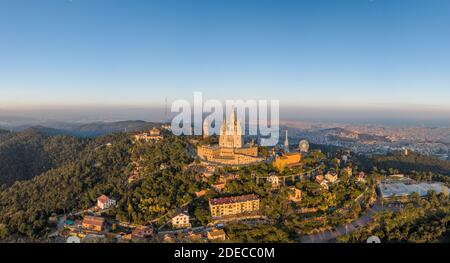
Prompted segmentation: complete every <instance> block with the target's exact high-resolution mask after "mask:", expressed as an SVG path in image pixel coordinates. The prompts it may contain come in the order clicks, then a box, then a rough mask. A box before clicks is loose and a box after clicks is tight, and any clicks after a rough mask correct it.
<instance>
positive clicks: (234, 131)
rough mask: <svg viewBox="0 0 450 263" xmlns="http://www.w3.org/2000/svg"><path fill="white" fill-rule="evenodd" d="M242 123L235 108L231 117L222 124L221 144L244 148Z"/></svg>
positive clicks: (226, 146) (228, 146) (222, 145)
mask: <svg viewBox="0 0 450 263" xmlns="http://www.w3.org/2000/svg"><path fill="white" fill-rule="evenodd" d="M242 137H243V136H242V128H241V124H240V122H239V121H238V119H237V116H236V111H235V109H233V111H232V112H231V116H230V119H229V120H227V119H225V120H224V122H223V123H222V125H221V126H220V137H219V146H220V147H225V148H242V145H243V138H242Z"/></svg>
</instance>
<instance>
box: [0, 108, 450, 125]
mask: <svg viewBox="0 0 450 263" xmlns="http://www.w3.org/2000/svg"><path fill="white" fill-rule="evenodd" d="M175 114H176V113H170V104H169V105H168V116H167V117H168V118H169V119H170V117H173V116H174V115H175ZM127 120H143V121H150V122H152V121H153V122H164V121H165V107H164V106H153V107H139V106H134V107H130V106H128V107H126V106H92V105H91V106H84V107H75V106H72V107H68V106H65V107H41V108H37V107H36V108H30V109H14V110H12V109H9V110H5V109H1V108H0V126H1V125H2V123H3V125H7V124H14V123H15V124H17V123H19V124H33V123H35V124H39V123H45V122H79V123H89V122H101V121H103V122H114V121H127ZM280 120H281V121H305V122H325V123H332V122H335V123H347V124H379V125H394V126H402V125H407V126H429V127H434V126H438V127H450V111H442V110H436V109H434V108H433V107H425V108H424V107H421V108H419V109H416V110H414V109H410V110H407V111H405V110H401V109H396V108H395V107H378V108H372V109H364V108H358V107H341V108H334V107H322V106H317V107H312V106H303V107H302V106H283V105H281V106H280ZM12 126H13V125H12Z"/></svg>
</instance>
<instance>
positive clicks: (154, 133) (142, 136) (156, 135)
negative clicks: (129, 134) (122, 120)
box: [134, 128, 163, 142]
mask: <svg viewBox="0 0 450 263" xmlns="http://www.w3.org/2000/svg"><path fill="white" fill-rule="evenodd" d="M134 139H135V141H144V142H150V141H159V140H162V139H163V136H162V135H161V131H160V130H159V129H158V128H152V129H151V130H149V131H148V132H143V133H139V134H136V135H134Z"/></svg>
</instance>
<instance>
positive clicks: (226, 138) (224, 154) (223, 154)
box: [197, 110, 264, 165]
mask: <svg viewBox="0 0 450 263" xmlns="http://www.w3.org/2000/svg"><path fill="white" fill-rule="evenodd" d="M208 129H209V124H208V123H207V122H206V121H205V123H204V125H203V134H204V136H205V137H207V136H209V130H208ZM197 155H198V156H199V157H200V159H201V160H202V162H204V163H214V164H219V165H247V164H252V163H256V162H261V161H263V160H264V158H261V157H259V156H258V145H256V144H254V143H253V142H252V143H248V144H245V143H244V137H243V131H242V127H241V124H240V123H239V121H238V120H237V116H236V112H235V110H233V111H232V112H231V117H230V120H229V121H227V120H226V119H225V120H224V121H223V123H222V125H221V126H220V135H219V144H218V145H202V146H198V148H197Z"/></svg>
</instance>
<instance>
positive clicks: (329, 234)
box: [299, 199, 389, 243]
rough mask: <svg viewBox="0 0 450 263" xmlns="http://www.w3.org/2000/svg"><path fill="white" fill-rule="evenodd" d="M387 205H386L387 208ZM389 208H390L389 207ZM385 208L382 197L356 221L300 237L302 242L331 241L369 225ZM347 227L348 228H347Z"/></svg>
mask: <svg viewBox="0 0 450 263" xmlns="http://www.w3.org/2000/svg"><path fill="white" fill-rule="evenodd" d="M386 208H387V207H384V209H386ZM388 209H389V208H388ZM382 210H383V207H382V205H381V201H380V199H378V200H377V201H376V203H375V204H374V205H373V206H372V207H371V208H369V209H368V210H367V211H366V212H365V213H364V215H362V216H361V217H360V218H358V219H356V220H355V221H353V222H351V223H349V224H346V225H341V226H339V227H336V228H335V229H334V230H327V231H324V232H322V233H319V234H314V235H306V236H303V237H301V238H300V240H299V241H300V243H329V242H333V241H334V240H335V239H336V238H337V237H338V236H341V235H345V234H346V233H351V232H353V231H355V230H357V229H358V228H361V227H363V226H365V225H367V223H368V222H370V221H372V218H373V215H374V214H375V213H377V212H380V211H382ZM346 228H347V229H346Z"/></svg>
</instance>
